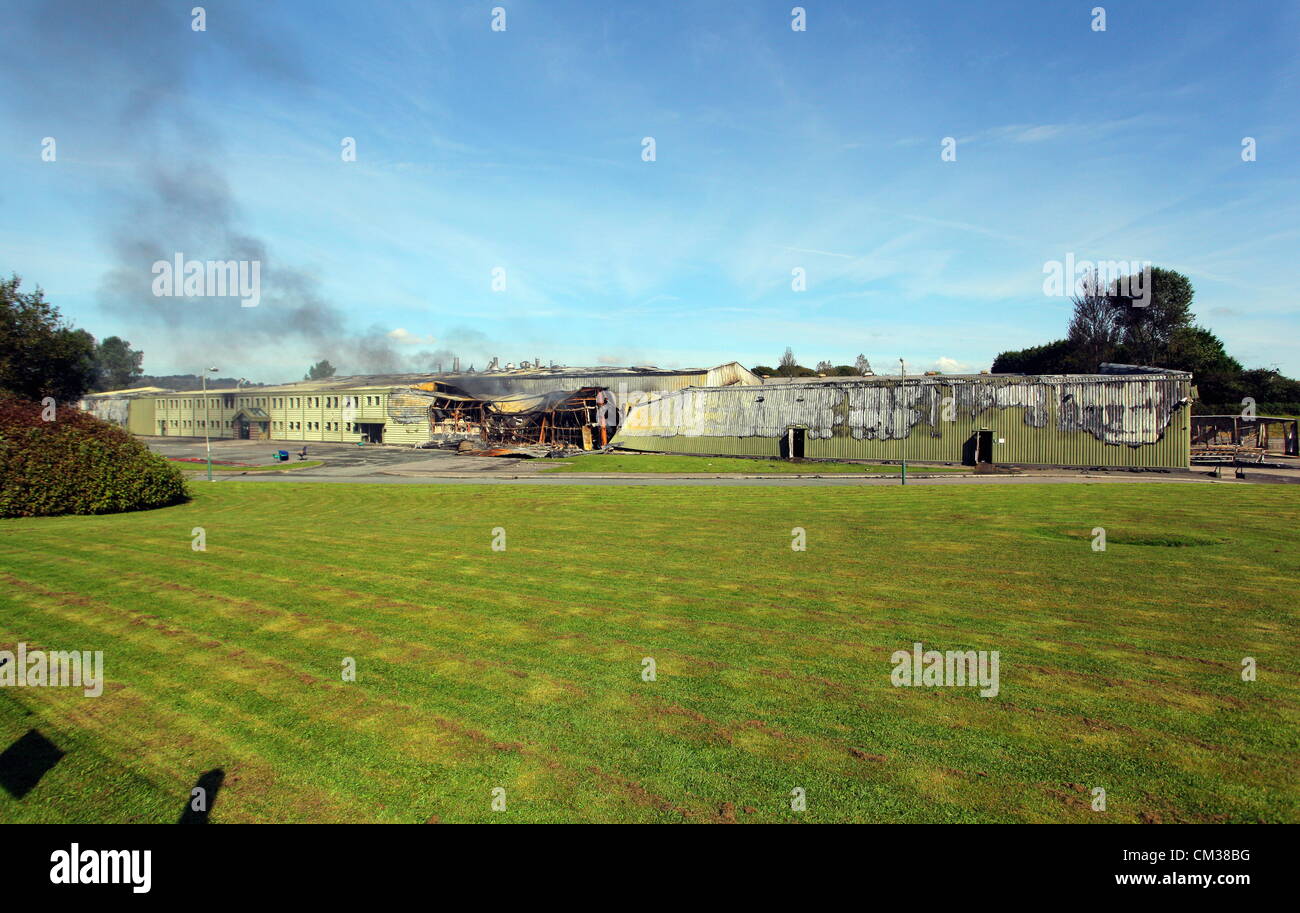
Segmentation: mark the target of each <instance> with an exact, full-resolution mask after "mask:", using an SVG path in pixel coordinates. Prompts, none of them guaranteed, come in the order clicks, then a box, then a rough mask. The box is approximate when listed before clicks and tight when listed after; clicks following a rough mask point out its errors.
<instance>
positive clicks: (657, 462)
mask: <svg viewBox="0 0 1300 913" xmlns="http://www.w3.org/2000/svg"><path fill="white" fill-rule="evenodd" d="M564 460H565V463H566V464H567V465H563V466H555V467H551V468H548V469H545V470H543V472H703V473H709V474H712V475H718V474H722V473H728V472H743V473H750V474H757V475H771V474H774V473H790V472H793V473H799V474H801V475H830V474H832V473H842V472H849V473H856V474H858V475H869V474H877V473H883V474H885V475H898V467H897V466H883V465H880V464H877V463H828V462H822V461H820V460H814V461H809V462H799V463H792V462H790V461H789V460H751V459H747V458H744V457H705V456H689V455H680V454H657V453H584V454H580V455H578V456H573V457H565V458H564ZM907 471H908V474H909V475H912V474H915V475H928V474H930V473H937V472H971V471H972V470H971V469H968V468H966V467H964V466H935V467H930V466H917V465H915V464H909V465H908V468H907Z"/></svg>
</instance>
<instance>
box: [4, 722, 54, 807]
mask: <svg viewBox="0 0 1300 913" xmlns="http://www.w3.org/2000/svg"><path fill="white" fill-rule="evenodd" d="M63 754H64V753H63V752H62V751H60V750H59V748H58V746H57V745H55V744H54V743H53V742H51V741H50V740H49V739H47V738H46V737H45V736H43V735H41V734H40V733H39V732H37V731H36V730H35V729H29V730H27V732H26V733H25V734H24V735H23V736H22V737H21V738H19V739H18V741H16V742H14V743H13V744H12V745H10V746H9V747H8V748H6V749H5V750H4V753H3V754H0V786H3V787H4V788H5V791H6V792H8V793H9V795H11V796H13V797H14V798H15V799H21V798H23V796H25V795H27V794H28V793H29V792H31V791H32V790H33V789H35V788H36V784H37V783H40V782H41V778H42V777H44V776H45V775H46V774H47V773H49V771H50V768H52V767H53V766H54V765H55V764H57V763H59V759H60V758H62V757H63Z"/></svg>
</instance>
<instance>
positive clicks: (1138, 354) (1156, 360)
mask: <svg viewBox="0 0 1300 913" xmlns="http://www.w3.org/2000/svg"><path fill="white" fill-rule="evenodd" d="M1126 288H1127V289H1128V290H1129V291H1137V290H1139V289H1140V290H1141V291H1142V292H1144V293H1145V297H1146V298H1147V299H1148V303H1147V305H1146V306H1145V307H1138V306H1137V304H1136V299H1133V298H1130V297H1127V296H1122V295H1120V294H1119V292H1120V291H1121V290H1124V289H1126ZM1193 294H1195V293H1194V291H1193V290H1192V282H1191V280H1190V279H1188V278H1187V277H1186V276H1184V275H1183V274H1182V273H1176V272H1174V271H1173V270H1168V269H1160V268H1159V267H1154V268H1152V269H1151V274H1150V288H1141V287H1140V286H1139V285H1138V278H1137V277H1130V278H1129V279H1128V280H1124V279H1121V280H1118V281H1117V282H1116V284H1115V285H1114V286H1112V287H1111V289H1110V301H1111V307H1112V309H1113V310H1114V312H1115V321H1116V323H1117V325H1118V327H1119V331H1120V342H1121V344H1122V345H1123V347H1124V351H1125V352H1126V353H1127V355H1128V358H1129V359H1131V360H1132V361H1134V362H1136V363H1138V364H1143V365H1154V366H1158V367H1162V368H1167V367H1171V366H1170V365H1168V364H1166V362H1167V361H1168V360H1169V355H1170V349H1169V347H1170V343H1171V342H1172V340H1173V338H1174V334H1175V333H1177V332H1178V331H1179V330H1182V329H1185V328H1187V327H1190V326H1191V325H1192V320H1193V319H1194V317H1195V315H1194V314H1192V295H1193Z"/></svg>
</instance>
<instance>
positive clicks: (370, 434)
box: [357, 422, 384, 444]
mask: <svg viewBox="0 0 1300 913" xmlns="http://www.w3.org/2000/svg"><path fill="white" fill-rule="evenodd" d="M357 433H358V434H360V435H361V440H363V441H365V442H366V443H367V444H382V443H383V442H384V424H383V422H373V423H368V422H358V423H357Z"/></svg>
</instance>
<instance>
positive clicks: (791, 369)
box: [750, 346, 872, 377]
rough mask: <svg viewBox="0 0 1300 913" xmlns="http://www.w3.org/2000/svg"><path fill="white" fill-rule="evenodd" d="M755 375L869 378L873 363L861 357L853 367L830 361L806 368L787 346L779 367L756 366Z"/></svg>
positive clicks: (753, 369)
mask: <svg viewBox="0 0 1300 913" xmlns="http://www.w3.org/2000/svg"><path fill="white" fill-rule="evenodd" d="M750 370H752V371H753V372H754V373H755V374H758V375H761V376H764V377H817V376H819V375H820V376H825V377H869V376H870V375H871V374H872V371H871V363H870V362H869V361H867V356H865V355H859V356H858V357H857V358H856V359H854V361H853V364H851V365H832V364H831V363H830V362H829V361H819V362H817V367H816V368H815V369H814V368H805V367H804V366H803V365H801V364H799V362H798V360H797V359H796V358H795V357H794V352H793V351H791V349H790V347H789V346H786V349H785V354H783V355H782V356H781V361H780V362H779V363H778V365H777V367H775V368H772V367H769V366H767V365H755V366H754V367H753V368H751V369H750Z"/></svg>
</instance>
